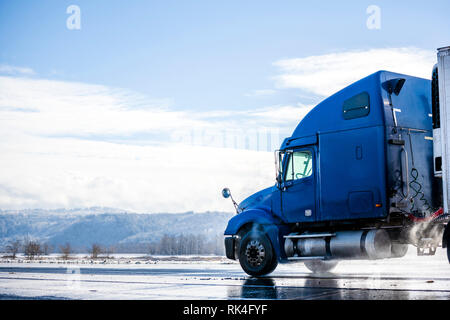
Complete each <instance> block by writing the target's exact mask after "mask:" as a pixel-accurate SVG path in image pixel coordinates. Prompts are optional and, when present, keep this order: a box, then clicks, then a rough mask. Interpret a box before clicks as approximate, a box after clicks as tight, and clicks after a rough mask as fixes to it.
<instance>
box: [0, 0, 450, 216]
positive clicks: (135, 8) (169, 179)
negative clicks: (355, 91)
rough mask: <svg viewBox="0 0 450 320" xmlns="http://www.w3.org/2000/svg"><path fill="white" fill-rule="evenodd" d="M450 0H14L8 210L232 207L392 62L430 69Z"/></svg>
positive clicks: (3, 31) (3, 127) (8, 43)
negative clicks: (335, 106)
mask: <svg viewBox="0 0 450 320" xmlns="http://www.w3.org/2000/svg"><path fill="white" fill-rule="evenodd" d="M449 9H450V3H449V2H448V1H432V2H424V1H395V2H392V1H340V2H337V1H321V2H320V4H316V3H314V2H310V1H138V0H130V1H127V2H124V1H112V0H108V1H106V0H95V1H93V0H86V1H77V0H71V1H64V0H59V1H50V0H49V1H46V0H41V1H25V0H15V1H6V0H0V154H1V156H0V165H1V167H2V168H3V170H1V171H0V209H3V210H8V209H24V208H44V209H56V208H79V207H90V206H104V207H113V208H120V209H124V210H129V211H133V212H145V213H155V212H185V211H195V212H203V211H214V210H218V211H231V210H232V209H233V207H232V205H231V202H230V201H227V200H225V199H222V198H221V195H220V191H221V189H222V188H223V187H229V188H230V189H231V190H232V193H233V196H234V197H235V198H236V200H243V199H244V198H245V197H247V196H249V195H250V194H252V193H253V192H255V191H257V190H259V189H261V188H263V187H267V186H270V185H273V184H274V176H275V169H274V163H273V162H274V156H273V151H274V150H275V149H277V148H278V147H279V144H280V142H281V141H282V139H283V138H284V137H287V136H289V135H290V134H291V133H292V131H293V130H294V128H295V127H296V125H297V124H298V122H299V121H300V120H301V119H302V117H304V116H305V115H306V114H307V112H308V111H309V110H311V108H313V107H314V106H315V105H316V104H317V103H319V102H320V101H321V100H323V99H324V98H326V97H327V96H329V95H331V94H333V93H334V92H336V91H338V90H339V89H341V88H343V87H345V86H346V85H348V84H350V83H352V82H354V81H356V80H358V79H360V78H362V77H365V76H367V75H369V74H371V73H373V72H375V71H377V70H381V69H384V70H389V71H394V72H400V73H407V74H410V75H415V76H419V77H423V78H430V75H431V69H432V67H433V65H434V63H435V62H436V49H437V48H439V47H443V46H447V45H450V19H448V16H447V15H448V12H450V10H449Z"/></svg>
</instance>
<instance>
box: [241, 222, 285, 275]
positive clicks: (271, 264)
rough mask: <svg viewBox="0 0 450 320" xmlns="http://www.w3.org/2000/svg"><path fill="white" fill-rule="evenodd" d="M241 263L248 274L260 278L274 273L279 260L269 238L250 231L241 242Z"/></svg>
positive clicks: (260, 233) (259, 232)
mask: <svg viewBox="0 0 450 320" xmlns="http://www.w3.org/2000/svg"><path fill="white" fill-rule="evenodd" d="M239 263H240V264H241V267H242V269H243V270H244V271H245V272H246V273H247V274H249V275H251V276H255V277H259V276H263V275H266V274H269V273H271V272H273V271H274V270H275V268H276V267H277V265H278V260H277V257H276V255H275V254H274V251H273V247H272V244H271V243H270V240H269V239H268V238H267V236H266V235H265V234H264V233H262V232H261V231H249V232H248V233H247V234H245V235H244V237H243V238H242V239H241V241H240V246H239Z"/></svg>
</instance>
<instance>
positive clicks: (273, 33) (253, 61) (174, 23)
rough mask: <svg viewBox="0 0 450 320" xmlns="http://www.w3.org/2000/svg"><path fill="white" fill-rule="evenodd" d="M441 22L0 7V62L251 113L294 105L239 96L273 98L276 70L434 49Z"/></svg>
mask: <svg viewBox="0 0 450 320" xmlns="http://www.w3.org/2000/svg"><path fill="white" fill-rule="evenodd" d="M71 4H76V5H78V6H79V7H80V9H81V22H82V28H81V30H76V31H75V30H68V29H67V28H66V27H65V22H66V19H67V17H68V16H69V15H68V14H66V8H67V7H68V6H69V5H71ZM370 4H376V5H378V6H379V7H380V9H381V23H382V25H381V29H380V30H369V29H367V28H366V20H367V17H368V15H367V14H366V8H367V7H368V6H369V5H370ZM448 12H450V3H449V2H448V1H433V2H424V1H376V2H374V1H339V2H338V1H321V2H320V4H315V2H310V1H137V0H133V1H127V2H126V3H124V2H123V1H106V0H95V1H92V0H88V1H76V0H72V1H52V0H49V1H21V0H19V1H2V2H1V5H0V43H1V44H2V49H1V56H0V58H1V59H0V61H1V62H3V63H5V64H10V65H19V66H27V67H30V68H32V69H33V70H35V71H36V73H38V74H39V75H42V76H46V77H48V78H53V79H62V80H71V81H80V82H88V83H96V84H104V85H108V86H114V87H123V88H128V89H132V90H136V91H139V92H141V93H144V94H147V95H149V96H151V97H154V98H170V99H173V102H174V105H173V107H175V108H180V109H184V108H187V109H202V110H205V109H209V110H210V109H223V108H228V109H233V110H234V109H241V108H258V107H261V104H264V103H265V104H273V103H275V102H276V103H293V102H294V101H296V99H298V97H297V94H298V92H293V91H292V90H285V91H284V92H282V94H279V95H277V96H276V97H274V96H270V97H265V98H261V97H260V98H259V99H254V97H249V96H247V95H246V94H248V93H250V92H253V91H254V90H263V89H272V88H273V81H272V77H273V76H274V75H276V74H277V71H278V70H277V69H276V68H275V67H274V66H273V65H272V63H273V62H274V61H277V60H280V59H284V58H294V57H307V56H311V55H320V54H326V53H331V52H341V51H347V50H351V49H369V48H373V47H383V48H384V47H410V46H414V47H419V48H427V49H435V48H437V47H439V46H443V45H446V44H448V43H446V41H448V39H450V19H448ZM306 96H308V95H306ZM304 98H307V97H304ZM311 101H315V100H314V97H312V100H311Z"/></svg>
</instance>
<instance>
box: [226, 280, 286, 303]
mask: <svg viewBox="0 0 450 320" xmlns="http://www.w3.org/2000/svg"><path fill="white" fill-rule="evenodd" d="M228 298H230V299H236V298H242V299H278V294H277V288H276V287H275V281H274V280H273V279H271V278H248V279H247V280H245V282H244V284H243V285H242V287H229V289H228Z"/></svg>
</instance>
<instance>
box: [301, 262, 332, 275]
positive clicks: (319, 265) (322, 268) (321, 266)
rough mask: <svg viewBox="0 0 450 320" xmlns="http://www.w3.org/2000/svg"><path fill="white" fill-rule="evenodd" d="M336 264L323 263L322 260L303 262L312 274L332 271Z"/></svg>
mask: <svg viewBox="0 0 450 320" xmlns="http://www.w3.org/2000/svg"><path fill="white" fill-rule="evenodd" d="M337 264H338V261H336V260H332V261H323V260H311V261H305V266H306V267H307V268H308V269H309V270H311V271H312V272H314V273H316V272H317V273H320V272H329V271H331V270H333V269H334V268H335V267H336V266H337Z"/></svg>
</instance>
